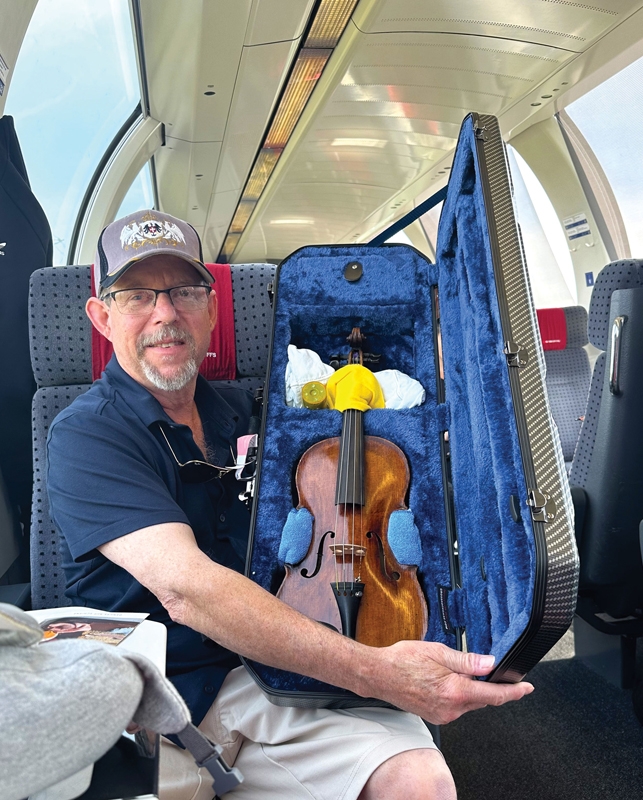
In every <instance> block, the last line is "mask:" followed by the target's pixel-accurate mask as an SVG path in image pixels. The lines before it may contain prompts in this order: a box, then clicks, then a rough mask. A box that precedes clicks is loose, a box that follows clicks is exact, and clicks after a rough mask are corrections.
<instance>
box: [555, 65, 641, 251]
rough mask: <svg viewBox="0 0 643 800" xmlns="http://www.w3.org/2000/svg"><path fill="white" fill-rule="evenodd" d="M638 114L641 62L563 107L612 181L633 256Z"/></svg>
mask: <svg viewBox="0 0 643 800" xmlns="http://www.w3.org/2000/svg"><path fill="white" fill-rule="evenodd" d="M642 110H643V59H639V60H638V61H635V62H634V63H633V64H630V66H629V67H626V68H625V69H623V70H621V72H619V73H617V74H616V75H614V76H613V77H612V78H610V79H608V80H606V81H605V82H604V83H601V84H600V85H599V86H597V87H596V88H595V89H592V90H591V91H590V92H588V93H587V94H585V95H583V97H581V98H579V99H578V100H576V101H575V102H573V103H571V104H570V105H569V106H567V108H566V109H565V111H566V112H567V113H568V114H569V116H570V117H571V119H572V120H573V122H574V123H575V124H576V126H577V127H578V129H579V130H580V131H581V133H582V134H583V136H584V137H585V139H586V140H587V142H588V144H589V146H590V147H591V148H592V150H593V151H594V154H595V156H596V158H597V159H598V161H599V162H600V164H601V167H602V168H603V170H604V172H605V175H606V176H607V179H608V180H609V182H610V185H611V187H612V191H613V192H614V195H615V197H616V200H617V202H618V205H619V209H620V211H621V215H622V217H623V222H624V224H625V229H626V231H627V236H628V239H629V243H630V247H631V250H632V253H633V254H635V255H641V254H643V213H642V210H643V164H642V161H643V126H642V125H641V111H642Z"/></svg>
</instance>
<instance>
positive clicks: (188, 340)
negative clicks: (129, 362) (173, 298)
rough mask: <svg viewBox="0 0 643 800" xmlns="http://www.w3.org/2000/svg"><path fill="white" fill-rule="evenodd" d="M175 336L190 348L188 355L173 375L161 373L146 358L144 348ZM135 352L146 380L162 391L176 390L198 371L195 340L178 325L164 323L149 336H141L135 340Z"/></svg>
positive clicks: (186, 383)
mask: <svg viewBox="0 0 643 800" xmlns="http://www.w3.org/2000/svg"><path fill="white" fill-rule="evenodd" d="M167 338H176V339H183V341H184V342H185V346H186V347H188V348H189V350H190V357H189V358H188V360H187V361H186V362H185V364H184V365H183V366H182V367H180V369H178V370H177V372H175V373H174V375H169V376H166V375H163V374H162V373H161V372H160V371H159V370H158V369H157V368H156V367H155V366H153V365H152V364H150V363H149V361H148V360H147V358H146V353H145V348H146V347H148V346H149V345H156V344H160V343H161V342H162V341H163V340H164V339H167ZM136 354H137V355H138V363H139V364H140V365H141V369H142V370H143V374H144V375H145V377H146V378H147V380H148V381H149V382H150V383H151V384H152V385H153V386H155V387H156V388H157V389H161V391H164V392H178V391H179V390H180V389H183V388H184V387H185V386H187V385H188V383H190V381H191V380H192V379H193V378H194V377H195V376H196V374H197V372H198V371H199V365H198V364H197V361H196V342H195V341H194V339H193V338H192V336H191V335H190V334H189V333H188V332H187V331H185V330H183V329H182V328H180V327H179V326H178V325H172V324H170V325H164V326H163V328H161V329H159V330H158V331H156V332H155V333H153V334H151V335H150V336H143V337H141V339H140V340H139V341H138V342H137V345H136Z"/></svg>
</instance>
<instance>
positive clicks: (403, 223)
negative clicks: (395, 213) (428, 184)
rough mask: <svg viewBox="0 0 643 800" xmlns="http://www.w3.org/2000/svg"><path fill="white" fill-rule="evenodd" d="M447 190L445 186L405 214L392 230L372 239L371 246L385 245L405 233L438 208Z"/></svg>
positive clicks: (393, 225) (387, 230) (394, 224)
mask: <svg viewBox="0 0 643 800" xmlns="http://www.w3.org/2000/svg"><path fill="white" fill-rule="evenodd" d="M447 188H448V187H447V186H444V187H443V188H442V189H440V190H439V191H437V192H436V193H435V194H433V195H431V197H429V198H428V200H425V201H424V202H423V203H420V205H419V206H416V207H415V208H414V209H413V211H409V213H408V214H405V215H404V216H403V217H402V219H398V221H397V222H394V223H393V224H392V225H391V227H390V228H387V229H386V230H385V231H382V233H378V234H377V236H376V237H375V238H374V239H371V241H370V242H369V244H371V245H375V246H376V247H377V246H378V245H380V244H384V242H385V241H386V240H387V239H390V238H391V236H393V234H395V233H399V231H403V230H404V228H406V227H407V226H408V225H410V224H411V223H412V222H415V220H416V219H418V217H421V216H422V214H426V212H427V211H430V210H431V209H432V208H433V207H434V206H437V204H438V203H441V202H442V201H443V200H444V198H445V197H446V196H447Z"/></svg>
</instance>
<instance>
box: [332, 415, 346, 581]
mask: <svg viewBox="0 0 643 800" xmlns="http://www.w3.org/2000/svg"><path fill="white" fill-rule="evenodd" d="M345 438H346V437H345V436H344V431H343V426H342V435H341V436H340V439H339V448H338V465H337V472H338V477H337V485H338V487H339V492H338V493H337V500H338V501H341V498H342V488H343V471H344V448H345ZM339 506H340V502H337V503H336V504H335V553H337V545H338V543H339ZM334 561H335V588H336V589H337V591H339V573H338V569H337V555H336V554H335V556H334Z"/></svg>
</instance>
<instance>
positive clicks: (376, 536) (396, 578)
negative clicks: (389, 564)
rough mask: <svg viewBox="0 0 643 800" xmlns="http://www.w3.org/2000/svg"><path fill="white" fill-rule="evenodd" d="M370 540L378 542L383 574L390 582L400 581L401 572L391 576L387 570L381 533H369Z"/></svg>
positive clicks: (393, 573)
mask: <svg viewBox="0 0 643 800" xmlns="http://www.w3.org/2000/svg"><path fill="white" fill-rule="evenodd" d="M366 535H367V537H368V538H369V539H373V538H374V539H375V541H376V542H377V554H378V556H379V559H380V568H381V570H382V573H383V574H384V575H385V576H386V577H387V578H388V579H389V580H390V581H399V579H400V577H401V576H400V573H399V572H392V573H391V574H390V575H389V573H388V571H387V569H386V557H385V555H384V545H383V544H382V539H381V537H380V535H379V533H375V531H369V532H368V533H367V534H366Z"/></svg>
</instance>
